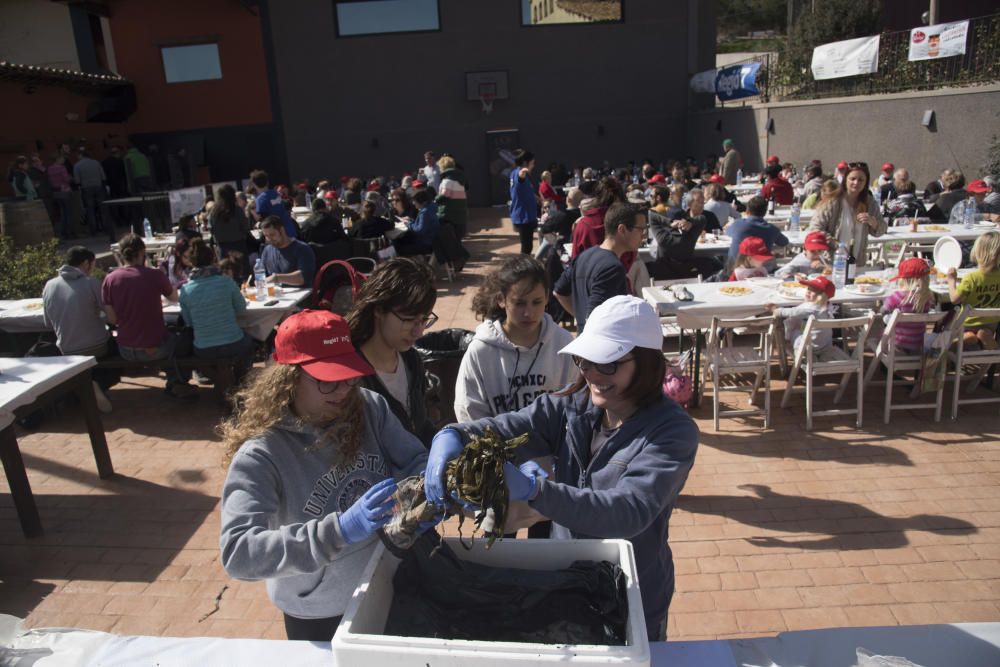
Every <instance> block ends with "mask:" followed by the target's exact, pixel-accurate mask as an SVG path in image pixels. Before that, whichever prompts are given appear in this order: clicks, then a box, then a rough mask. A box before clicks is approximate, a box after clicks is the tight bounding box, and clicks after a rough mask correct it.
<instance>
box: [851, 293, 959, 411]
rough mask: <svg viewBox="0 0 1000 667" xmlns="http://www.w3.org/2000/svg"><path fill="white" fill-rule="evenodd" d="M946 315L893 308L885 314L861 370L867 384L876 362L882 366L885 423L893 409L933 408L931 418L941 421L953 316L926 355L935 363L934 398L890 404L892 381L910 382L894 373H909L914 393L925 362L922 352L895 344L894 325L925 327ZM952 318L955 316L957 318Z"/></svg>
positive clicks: (953, 327)
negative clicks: (886, 318) (882, 326)
mask: <svg viewBox="0 0 1000 667" xmlns="http://www.w3.org/2000/svg"><path fill="white" fill-rule="evenodd" d="M947 315H948V314H947V313H903V312H900V311H898V310H897V311H895V312H893V313H892V315H891V316H890V317H889V322H888V323H887V324H886V326H885V330H884V331H883V332H882V337H881V338H880V339H879V340H878V343H877V344H876V345H875V358H874V359H873V360H872V362H871V364H870V365H869V366H868V370H867V371H866V373H865V384H866V385H867V384H869V383H871V381H872V377H873V376H874V375H875V371H876V370H877V369H878V368H879V366H885V369H886V373H887V377H886V381H885V407H884V412H883V420H884V422H885V423H886V424H888V423H889V418H890V415H891V414H892V411H893V410H922V409H930V408H934V421H941V405H942V399H943V397H944V379H945V374H946V373H947V370H948V369H947V366H948V359H947V355H948V348H949V346H950V345H951V342H952V341H953V340H954V336H955V320H952V323H951V324H950V325H949V326H948V327H947V328H946V329H945V330H944V331H942V332H941V333H940V334H938V338H937V341H936V344H935V346H934V350H936V353H935V355H934V356H933V357H930V358H929V360H930V361H933V362H934V364H935V366H934V379H935V383H936V386H937V389H936V391H935V399H934V402H933V403H916V404H906V405H893V404H892V391H893V387H894V385H896V384H900V383H903V382H907V383H909V382H911V381H910V380H897V379H896V377H895V376H896V373H912V374H913V379H912V383H913V384H914V388H913V391H912V392H911V396H913V397H916V396H918V395H919V394H920V393H921V388H920V386H919V385H920V380H921V369H922V368H923V367H924V363H925V362H924V357H925V355H924V354H923V352H921V353H917V354H909V353H907V352H905V351H904V350H902V349H900V348H899V347H897V346H896V327H897V326H898V325H900V324H921V325H923V326H924V328H925V329H927V328H928V327H931V326H933V325H935V324H937V323H938V322H941V321H942V320H944V318H945V317H946V316H947ZM955 319H956V320H957V319H958V318H955Z"/></svg>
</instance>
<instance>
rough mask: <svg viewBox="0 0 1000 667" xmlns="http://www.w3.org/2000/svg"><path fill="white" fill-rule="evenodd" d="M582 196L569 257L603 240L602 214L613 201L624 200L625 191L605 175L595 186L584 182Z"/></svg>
mask: <svg viewBox="0 0 1000 667" xmlns="http://www.w3.org/2000/svg"><path fill="white" fill-rule="evenodd" d="M580 189H581V190H583V192H584V195H585V196H584V198H583V199H582V200H581V201H580V213H581V215H580V218H579V219H578V220H577V221H576V224H575V225H574V226H573V234H572V244H573V245H572V250H571V252H570V256H571V257H577V256H579V255H580V254H581V253H582V252H583V251H584V250H586V249H587V248H592V247H594V246H597V245H600V244H601V241H603V240H604V214H605V212H607V210H608V207H609V206H611V205H612V204H614V203H615V202H624V201H625V191H624V190H622V186H621V185H620V184H619V183H618V181H616V180H615V179H613V178H611V177H610V176H606V177H604V178H602V179H601V182H600V183H599V184H597V185H596V186H595V185H594V184H592V183H584V184H583V185H582V186H581V187H580Z"/></svg>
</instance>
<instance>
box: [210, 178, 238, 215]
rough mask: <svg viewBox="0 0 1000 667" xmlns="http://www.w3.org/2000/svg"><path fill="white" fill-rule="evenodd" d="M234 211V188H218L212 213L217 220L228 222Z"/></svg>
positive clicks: (228, 186) (227, 186)
mask: <svg viewBox="0 0 1000 667" xmlns="http://www.w3.org/2000/svg"><path fill="white" fill-rule="evenodd" d="M235 210H236V188H234V187H233V186H231V185H228V184H226V185H223V186H220V187H219V189H218V190H216V192H215V207H214V208H213V209H212V213H213V215H214V217H215V218H217V219H219V220H229V218H231V217H232V215H233V211H235Z"/></svg>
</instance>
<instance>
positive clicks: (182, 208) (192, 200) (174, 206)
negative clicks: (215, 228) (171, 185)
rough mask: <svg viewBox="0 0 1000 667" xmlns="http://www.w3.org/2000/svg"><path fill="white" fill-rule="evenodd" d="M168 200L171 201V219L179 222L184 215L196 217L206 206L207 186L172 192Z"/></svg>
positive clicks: (168, 195) (168, 194) (169, 193)
mask: <svg viewBox="0 0 1000 667" xmlns="http://www.w3.org/2000/svg"><path fill="white" fill-rule="evenodd" d="M167 199H168V200H169V201H170V219H171V220H172V221H173V222H177V221H178V220H180V219H181V216H182V215H188V214H191V215H194V214H195V213H197V212H198V211H200V210H201V209H202V207H203V206H205V186H204V185H199V186H198V187H196V188H184V189H182V190H171V191H169V192H168V193H167Z"/></svg>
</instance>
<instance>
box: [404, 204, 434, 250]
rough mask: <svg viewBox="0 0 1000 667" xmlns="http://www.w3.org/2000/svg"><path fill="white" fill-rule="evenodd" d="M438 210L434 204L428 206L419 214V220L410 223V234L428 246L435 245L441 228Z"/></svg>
mask: <svg viewBox="0 0 1000 667" xmlns="http://www.w3.org/2000/svg"><path fill="white" fill-rule="evenodd" d="M436 208H437V207H436V206H434V205H433V204H427V205H426V206H424V207H423V208H422V209H420V210H419V211H418V212H417V219H416V220H414V221H413V222H411V223H410V233H411V234H413V235H414V236H415V237H416V238H417V240H419V241H420V242H421V243H423V244H424V245H426V246H432V245H434V239H436V238H437V235H438V227H440V226H441V223H440V222H438V217H437V211H436V210H435V209H436Z"/></svg>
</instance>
